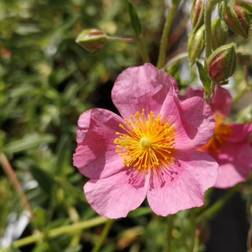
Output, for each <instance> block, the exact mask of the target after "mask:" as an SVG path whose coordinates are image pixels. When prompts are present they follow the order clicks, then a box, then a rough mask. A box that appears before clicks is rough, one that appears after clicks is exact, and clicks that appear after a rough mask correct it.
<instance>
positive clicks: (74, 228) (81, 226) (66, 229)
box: [12, 217, 108, 248]
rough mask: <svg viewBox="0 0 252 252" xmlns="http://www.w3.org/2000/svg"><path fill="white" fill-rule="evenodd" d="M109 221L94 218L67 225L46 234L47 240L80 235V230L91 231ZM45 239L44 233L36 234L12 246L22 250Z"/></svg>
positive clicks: (102, 218)
mask: <svg viewBox="0 0 252 252" xmlns="http://www.w3.org/2000/svg"><path fill="white" fill-rule="evenodd" d="M107 221H108V219H106V218H104V217H97V218H93V219H91V220H85V221H82V222H79V223H75V224H72V225H66V226H63V227H59V228H54V229H51V230H49V231H48V233H47V234H46V237H47V238H55V237H57V236H61V235H64V234H75V233H78V232H79V231H80V230H85V229H89V228H92V227H95V226H98V225H101V224H103V223H105V222H107ZM43 237H44V234H43V233H36V234H33V235H30V236H28V237H26V238H23V239H20V240H17V241H15V242H14V243H13V244H12V245H13V247H15V248H20V247H23V246H26V245H28V244H32V243H36V242H39V241H40V240H41V239H43Z"/></svg>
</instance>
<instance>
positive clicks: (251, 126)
mask: <svg viewBox="0 0 252 252" xmlns="http://www.w3.org/2000/svg"><path fill="white" fill-rule="evenodd" d="M231 130H232V134H231V136H230V137H229V139H228V141H229V142H233V143H237V142H241V141H244V140H245V139H246V138H248V137H249V135H250V134H251V133H252V123H244V124H232V125H231Z"/></svg>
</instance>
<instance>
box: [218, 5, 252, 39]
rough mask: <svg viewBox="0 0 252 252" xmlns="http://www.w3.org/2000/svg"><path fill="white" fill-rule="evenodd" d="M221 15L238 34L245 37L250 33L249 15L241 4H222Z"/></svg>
mask: <svg viewBox="0 0 252 252" xmlns="http://www.w3.org/2000/svg"><path fill="white" fill-rule="evenodd" d="M220 11H221V15H222V16H223V18H224V20H225V22H226V24H227V25H228V27H229V28H230V29H231V30H232V31H233V32H234V33H236V34H238V35H241V36H243V37H245V38H247V37H248V33H249V25H250V24H249V16H248V13H247V12H246V11H245V9H244V8H242V7H241V6H240V5H238V4H235V5H234V6H233V7H231V6H229V5H228V4H226V3H224V2H223V3H222V4H221V5H220Z"/></svg>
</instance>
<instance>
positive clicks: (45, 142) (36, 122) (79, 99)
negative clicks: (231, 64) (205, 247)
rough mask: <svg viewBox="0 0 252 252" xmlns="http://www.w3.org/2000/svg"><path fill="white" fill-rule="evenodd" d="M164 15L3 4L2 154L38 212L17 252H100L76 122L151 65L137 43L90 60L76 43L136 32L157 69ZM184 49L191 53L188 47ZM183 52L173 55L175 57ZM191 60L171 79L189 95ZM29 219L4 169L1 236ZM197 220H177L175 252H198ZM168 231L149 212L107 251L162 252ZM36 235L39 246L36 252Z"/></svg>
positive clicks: (60, 3)
mask: <svg viewBox="0 0 252 252" xmlns="http://www.w3.org/2000/svg"><path fill="white" fill-rule="evenodd" d="M172 2H173V3H174V4H179V3H180V2H181V3H182V1H172ZM181 5H182V4H181ZM125 10H126V11H125ZM163 10H165V6H164V1H161V0H158V1H152V0H147V1H137V0H136V1H133V0H132V1H131V2H129V1H118V0H117V1H116V0H100V1H98V0H92V1H91V0H51V1H49V0H2V1H0V111H1V113H0V154H1V153H2V152H3V153H5V154H6V155H7V157H8V159H9V160H10V163H11V164H12V166H13V168H14V170H15V172H16V174H17V177H18V179H19V181H20V183H21V185H22V186H23V190H24V192H25V194H26V195H27V198H28V200H29V202H30V204H31V207H32V209H33V216H32V218H31V219H30V222H29V224H28V226H27V227H26V229H25V233H24V234H23V236H22V237H21V238H24V240H23V239H21V240H19V241H17V242H16V243H14V244H12V245H13V246H12V248H10V249H8V251H12V252H14V251H25V252H29V251H34V252H44V251H46V252H47V251H52V252H54V251H56V252H57V251H66V252H78V251H91V249H92V248H93V247H94V244H97V243H98V242H99V241H100V237H102V232H103V225H104V224H105V223H106V220H105V219H103V218H101V217H97V216H96V214H95V213H94V212H93V210H92V209H91V208H90V206H89V204H87V202H86V201H85V198H84V195H83V192H82V187H83V184H84V182H85V179H84V178H83V177H82V176H81V175H80V174H79V173H78V172H77V171H76V170H75V168H74V167H73V165H72V153H73V151H74V148H75V129H76V122H77V120H78V117H79V115H80V113H82V112H83V111H85V110H86V109H88V108H90V107H92V106H102V107H106V108H108V109H111V105H110V104H106V102H104V97H110V90H111V87H112V84H113V82H114V80H115V78H116V76H117V75H118V73H119V72H121V70H122V69H124V68H126V67H128V66H133V65H137V64H141V63H142V60H141V55H140V54H139V52H138V47H137V44H136V43H127V42H125V41H124V42H123V41H119V40H116V39H115V40H113V41H112V40H108V41H106V44H105V43H104V48H102V50H99V51H96V52H95V53H92V54H89V53H88V52H86V51H85V50H83V49H82V48H81V46H79V45H78V44H77V43H75V40H76V38H77V36H78V34H80V32H81V31H82V30H86V29H99V30H101V31H103V32H104V34H106V36H107V35H108V37H109V36H111V37H113V38H118V37H120V36H121V37H128V36H131V35H132V28H133V31H134V33H135V36H136V37H137V38H138V39H139V40H140V47H141V43H142V42H144V43H143V44H145V43H146V44H147V45H148V46H149V48H150V49H151V50H150V51H151V54H150V55H151V59H152V60H153V61H154V60H156V55H157V48H158V47H159V37H158V36H159V35H161V34H162V30H161V29H162V27H161V25H160V24H161V23H162V21H163V20H162V17H163V14H164V13H163ZM179 15H180V14H179ZM139 17H141V23H140V19H139ZM177 19H181V23H179V25H178V28H179V29H178V33H176V36H177V37H179V36H181V31H182V33H183V31H186V30H185V27H186V26H185V22H184V21H183V20H182V18H181V17H180V16H179V18H177ZM182 21H183V22H182ZM175 23H176V22H175ZM175 25H176V24H175ZM183 25H184V27H182V26H183ZM181 27H182V28H183V29H184V30H183V29H181ZM174 30H175V31H176V32H177V30H176V29H174ZM179 32H180V33H179ZM145 34H148V36H144V35H145ZM176 36H174V37H176ZM139 37H140V38H139ZM171 37H172V36H171ZM172 38H173V37H172ZM177 42H178V41H177V40H175V42H173V43H174V44H173V45H171V47H172V48H173V47H176V43H177ZM182 44H184V48H183V47H182V49H183V50H186V48H185V47H186V46H185V44H186V43H182ZM201 44H202V47H204V45H203V43H201ZM174 45H175V46H174ZM180 45H181V44H180ZM193 46H194V47H193ZM193 46H192V47H193V48H192V49H197V50H198V49H199V48H195V45H193ZM179 47H180V46H179ZM169 49H171V48H169ZM175 49H176V48H175ZM200 49H202V48H200ZM239 49H242V50H244V51H245V52H246V53H245V54H246V55H243V58H242V59H245V58H246V57H248V58H249V60H250V62H251V55H252V52H251V41H248V43H243V44H242V45H241V47H239ZM179 50H180V49H179ZM178 53H181V52H180V51H179V52H178V51H176V50H174V52H172V54H174V55H175V56H176V55H178ZM183 53H184V52H183ZM200 53H201V51H200ZM200 53H197V57H199V55H200ZM145 56H146V55H145ZM145 56H144V57H145ZM144 57H143V58H144ZM146 58H148V57H146ZM182 59H183V60H181V58H180V60H179V62H175V63H174V62H173V63H174V64H173V65H172V67H170V69H169V71H170V73H172V75H173V76H174V77H175V78H176V79H177V80H178V83H179V85H180V87H181V88H182V89H185V88H186V87H188V86H189V85H191V84H194V83H196V82H197V83H198V79H197V78H196V76H197V74H196V73H197V71H196V70H195V69H191V68H190V65H189V63H188V60H184V58H182ZM195 60H196V59H195ZM198 60H199V59H198ZM245 65H248V64H247V63H246V64H245ZM249 67H250V66H249ZM185 69H186V74H184V72H185ZM198 69H199V76H200V78H201V81H202V82H203V83H204V87H205V88H206V89H210V82H209V79H208V77H207V74H206V73H205V70H204V68H203V65H202V64H199V63H198ZM243 69H244V68H243V66H242V65H241V66H240V67H238V69H237V74H236V75H235V76H234V80H235V81H236V82H239V83H243V82H244V78H243V76H244V72H243ZM249 70H250V71H251V67H250V69H249ZM249 81H251V76H250V75H248V82H249ZM244 85H245V84H244V83H243V84H241V85H240V84H239V85H236V86H235V87H234V90H235V93H237V94H240V93H242V92H244V90H245V89H244V88H243V87H244ZM247 86H248V85H247ZM250 86H251V85H250ZM248 89H251V87H249V88H248ZM104 90H105V91H106V92H104ZM246 90H247V89H246ZM209 92H210V91H209ZM108 99H109V98H108ZM108 99H106V101H107V100H108ZM238 105H239V104H238ZM238 105H237V107H236V108H235V109H237V110H239V109H240V108H239V106H238ZM112 109H113V108H112ZM251 118H252V109H251V106H248V107H247V108H244V109H240V112H239V113H238V116H237V118H235V119H237V121H241V122H244V121H251ZM23 211H24V209H23V206H21V204H20V199H19V197H18V194H17V192H16V191H15V189H14V187H13V186H12V185H11V183H10V181H9V180H8V178H7V177H6V176H5V174H4V172H3V171H2V169H0V237H2V236H4V235H5V231H6V227H7V226H8V218H9V215H10V214H12V213H15V214H17V215H18V216H19V217H20V216H21V215H22V213H23ZM197 213H198V212H196V211H195V212H190V213H189V212H182V213H179V214H178V215H177V216H176V217H174V219H173V229H172V232H171V236H172V240H173V242H172V251H176V252H187V251H192V248H193V246H194V245H195V240H196V238H197V237H196V235H195V229H196V228H200V227H198V226H197V225H198V224H197V223H196V222H195V218H194V217H195V216H196V215H197ZM105 225H106V224H105ZM168 229H169V228H168V223H167V221H166V220H165V219H164V218H158V217H157V216H154V215H153V214H152V213H151V211H150V209H149V208H148V207H142V208H140V209H138V210H136V211H134V212H133V213H131V214H130V215H129V217H128V219H126V220H119V221H117V222H115V223H114V224H113V226H112V230H111V234H110V233H109V235H108V237H107V238H106V239H105V241H104V246H103V247H102V251H104V252H112V251H132V252H133V251H136V252H137V251H146V252H159V251H163V250H165V249H166V246H167V244H168V242H167V240H166V238H167V231H168ZM27 236H28V237H29V239H32V242H30V243H31V245H29V246H27V245H26V244H28V243H29V240H28V242H27V240H25V239H26V238H25V237H27ZM38 237H39V238H38ZM201 244H202V242H201V241H200V250H199V251H202V246H201ZM17 247H20V248H17ZM0 251H1V249H0Z"/></svg>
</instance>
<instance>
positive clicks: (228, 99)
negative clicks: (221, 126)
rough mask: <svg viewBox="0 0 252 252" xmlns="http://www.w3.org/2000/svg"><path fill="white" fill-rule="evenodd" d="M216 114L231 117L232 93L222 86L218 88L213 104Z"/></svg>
mask: <svg viewBox="0 0 252 252" xmlns="http://www.w3.org/2000/svg"><path fill="white" fill-rule="evenodd" d="M211 107H212V110H213V111H214V112H220V113H222V114H223V115H226V116H227V115H229V114H230V112H231V108H232V96H231V94H230V92H229V91H228V90H227V89H225V88H223V87H220V86H217V88H216V90H215V94H214V96H213V99H212V103H211Z"/></svg>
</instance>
